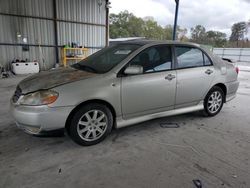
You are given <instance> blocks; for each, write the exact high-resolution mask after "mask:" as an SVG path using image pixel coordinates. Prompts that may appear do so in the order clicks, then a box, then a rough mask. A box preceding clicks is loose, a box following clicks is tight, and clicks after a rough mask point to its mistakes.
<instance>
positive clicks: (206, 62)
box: [203, 53, 212, 65]
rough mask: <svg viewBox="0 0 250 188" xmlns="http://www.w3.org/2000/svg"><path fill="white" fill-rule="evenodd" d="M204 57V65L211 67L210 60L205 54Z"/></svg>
mask: <svg viewBox="0 0 250 188" xmlns="http://www.w3.org/2000/svg"><path fill="white" fill-rule="evenodd" d="M203 56H204V65H212V63H211V61H210V59H209V58H208V57H207V55H206V54H204V53H203Z"/></svg>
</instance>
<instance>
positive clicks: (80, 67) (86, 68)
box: [72, 63, 98, 73]
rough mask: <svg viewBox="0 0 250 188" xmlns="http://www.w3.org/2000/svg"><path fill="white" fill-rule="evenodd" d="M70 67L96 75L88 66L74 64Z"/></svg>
mask: <svg viewBox="0 0 250 188" xmlns="http://www.w3.org/2000/svg"><path fill="white" fill-rule="evenodd" d="M72 67H74V68H76V69H80V70H86V71H89V72H93V73H98V72H97V71H96V70H95V69H94V68H93V67H90V66H88V65H81V64H79V63H76V64H74V65H72Z"/></svg>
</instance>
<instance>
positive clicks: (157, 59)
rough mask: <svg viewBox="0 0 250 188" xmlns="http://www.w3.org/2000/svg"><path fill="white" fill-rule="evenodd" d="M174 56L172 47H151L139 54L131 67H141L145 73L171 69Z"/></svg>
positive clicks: (132, 61)
mask: <svg viewBox="0 0 250 188" xmlns="http://www.w3.org/2000/svg"><path fill="white" fill-rule="evenodd" d="M171 62H172V55H171V47H170V46H155V47H150V48H148V49H146V50H144V51H143V52H141V53H140V54H138V55H137V56H136V57H135V58H134V59H133V60H131V62H130V65H141V66H142V67H143V71H144V72H145V73H148V72H158V71H164V70H169V69H171Z"/></svg>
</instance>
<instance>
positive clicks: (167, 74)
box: [121, 45, 176, 119]
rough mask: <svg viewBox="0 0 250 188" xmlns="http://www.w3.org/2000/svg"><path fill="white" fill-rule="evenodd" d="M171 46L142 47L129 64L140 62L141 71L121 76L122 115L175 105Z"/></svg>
mask: <svg viewBox="0 0 250 188" xmlns="http://www.w3.org/2000/svg"><path fill="white" fill-rule="evenodd" d="M172 62H173V61H172V48H171V46H168V45H158V46H153V47H149V48H147V49H145V50H144V51H142V52H141V53H139V54H138V55H137V56H136V57H135V58H133V59H132V60H131V61H130V62H129V64H128V65H127V66H129V65H140V66H142V67H143V69H144V72H143V74H140V75H127V76H126V75H125V76H123V77H122V86H121V100H122V113H123V117H124V118H125V119H127V118H132V117H136V116H141V115H146V114H151V113H156V112H161V111H166V110H170V109H173V108H174V102H175V91H176V71H175V70H172Z"/></svg>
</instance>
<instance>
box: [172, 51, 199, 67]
mask: <svg viewBox="0 0 250 188" xmlns="http://www.w3.org/2000/svg"><path fill="white" fill-rule="evenodd" d="M175 49H176V57H177V62H178V68H187V67H199V66H203V52H202V51H201V50H199V49H197V48H192V47H176V48H175Z"/></svg>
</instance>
